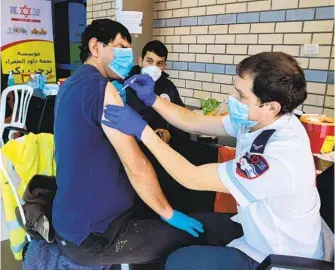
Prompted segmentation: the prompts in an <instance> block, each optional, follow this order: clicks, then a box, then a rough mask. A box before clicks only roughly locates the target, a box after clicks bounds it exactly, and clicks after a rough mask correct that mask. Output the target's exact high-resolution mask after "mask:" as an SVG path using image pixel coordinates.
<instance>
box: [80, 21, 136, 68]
mask: <svg viewBox="0 0 335 271" xmlns="http://www.w3.org/2000/svg"><path fill="white" fill-rule="evenodd" d="M118 34H120V35H121V37H122V38H123V39H125V40H127V41H128V42H129V43H131V36H130V34H129V31H128V29H127V28H126V27H125V26H124V25H122V24H120V23H119V22H116V21H113V20H110V19H98V20H94V21H93V22H92V23H91V24H90V25H89V26H87V27H86V29H85V31H84V32H83V33H82V35H81V46H80V47H79V48H80V60H81V62H82V63H84V62H85V61H86V60H87V58H88V57H89V56H90V55H91V53H90V49H89V47H88V43H89V41H90V40H91V39H92V38H96V39H97V40H98V41H100V42H102V43H104V44H108V43H109V42H111V41H113V40H114V39H115V38H116V36H117V35H118Z"/></svg>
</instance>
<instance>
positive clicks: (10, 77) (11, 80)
mask: <svg viewBox="0 0 335 271" xmlns="http://www.w3.org/2000/svg"><path fill="white" fill-rule="evenodd" d="M7 85H8V86H9V87H11V86H14V85H15V81H14V75H13V72H12V71H9V72H8V82H7Z"/></svg>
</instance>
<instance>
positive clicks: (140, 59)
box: [138, 57, 143, 68]
mask: <svg viewBox="0 0 335 271" xmlns="http://www.w3.org/2000/svg"><path fill="white" fill-rule="evenodd" d="M138 65H139V66H140V67H141V68H143V59H142V57H139V58H138Z"/></svg>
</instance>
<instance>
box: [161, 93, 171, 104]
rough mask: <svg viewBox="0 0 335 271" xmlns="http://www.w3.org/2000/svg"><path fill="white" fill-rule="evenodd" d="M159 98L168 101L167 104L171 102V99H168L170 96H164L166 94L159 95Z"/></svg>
mask: <svg viewBox="0 0 335 271" xmlns="http://www.w3.org/2000/svg"><path fill="white" fill-rule="evenodd" d="M160 97H161V98H163V99H166V100H168V101H169V102H171V98H170V96H169V95H168V94H166V93H162V94H161V95H160Z"/></svg>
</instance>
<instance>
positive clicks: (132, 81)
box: [120, 77, 136, 92]
mask: <svg viewBox="0 0 335 271" xmlns="http://www.w3.org/2000/svg"><path fill="white" fill-rule="evenodd" d="M135 80H136V77H135V78H134V79H132V80H131V81H130V83H129V84H127V85H125V86H124V87H123V88H121V90H120V92H121V91H122V90H125V89H126V88H127V87H129V85H130V84H132V83H134V82H135Z"/></svg>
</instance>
